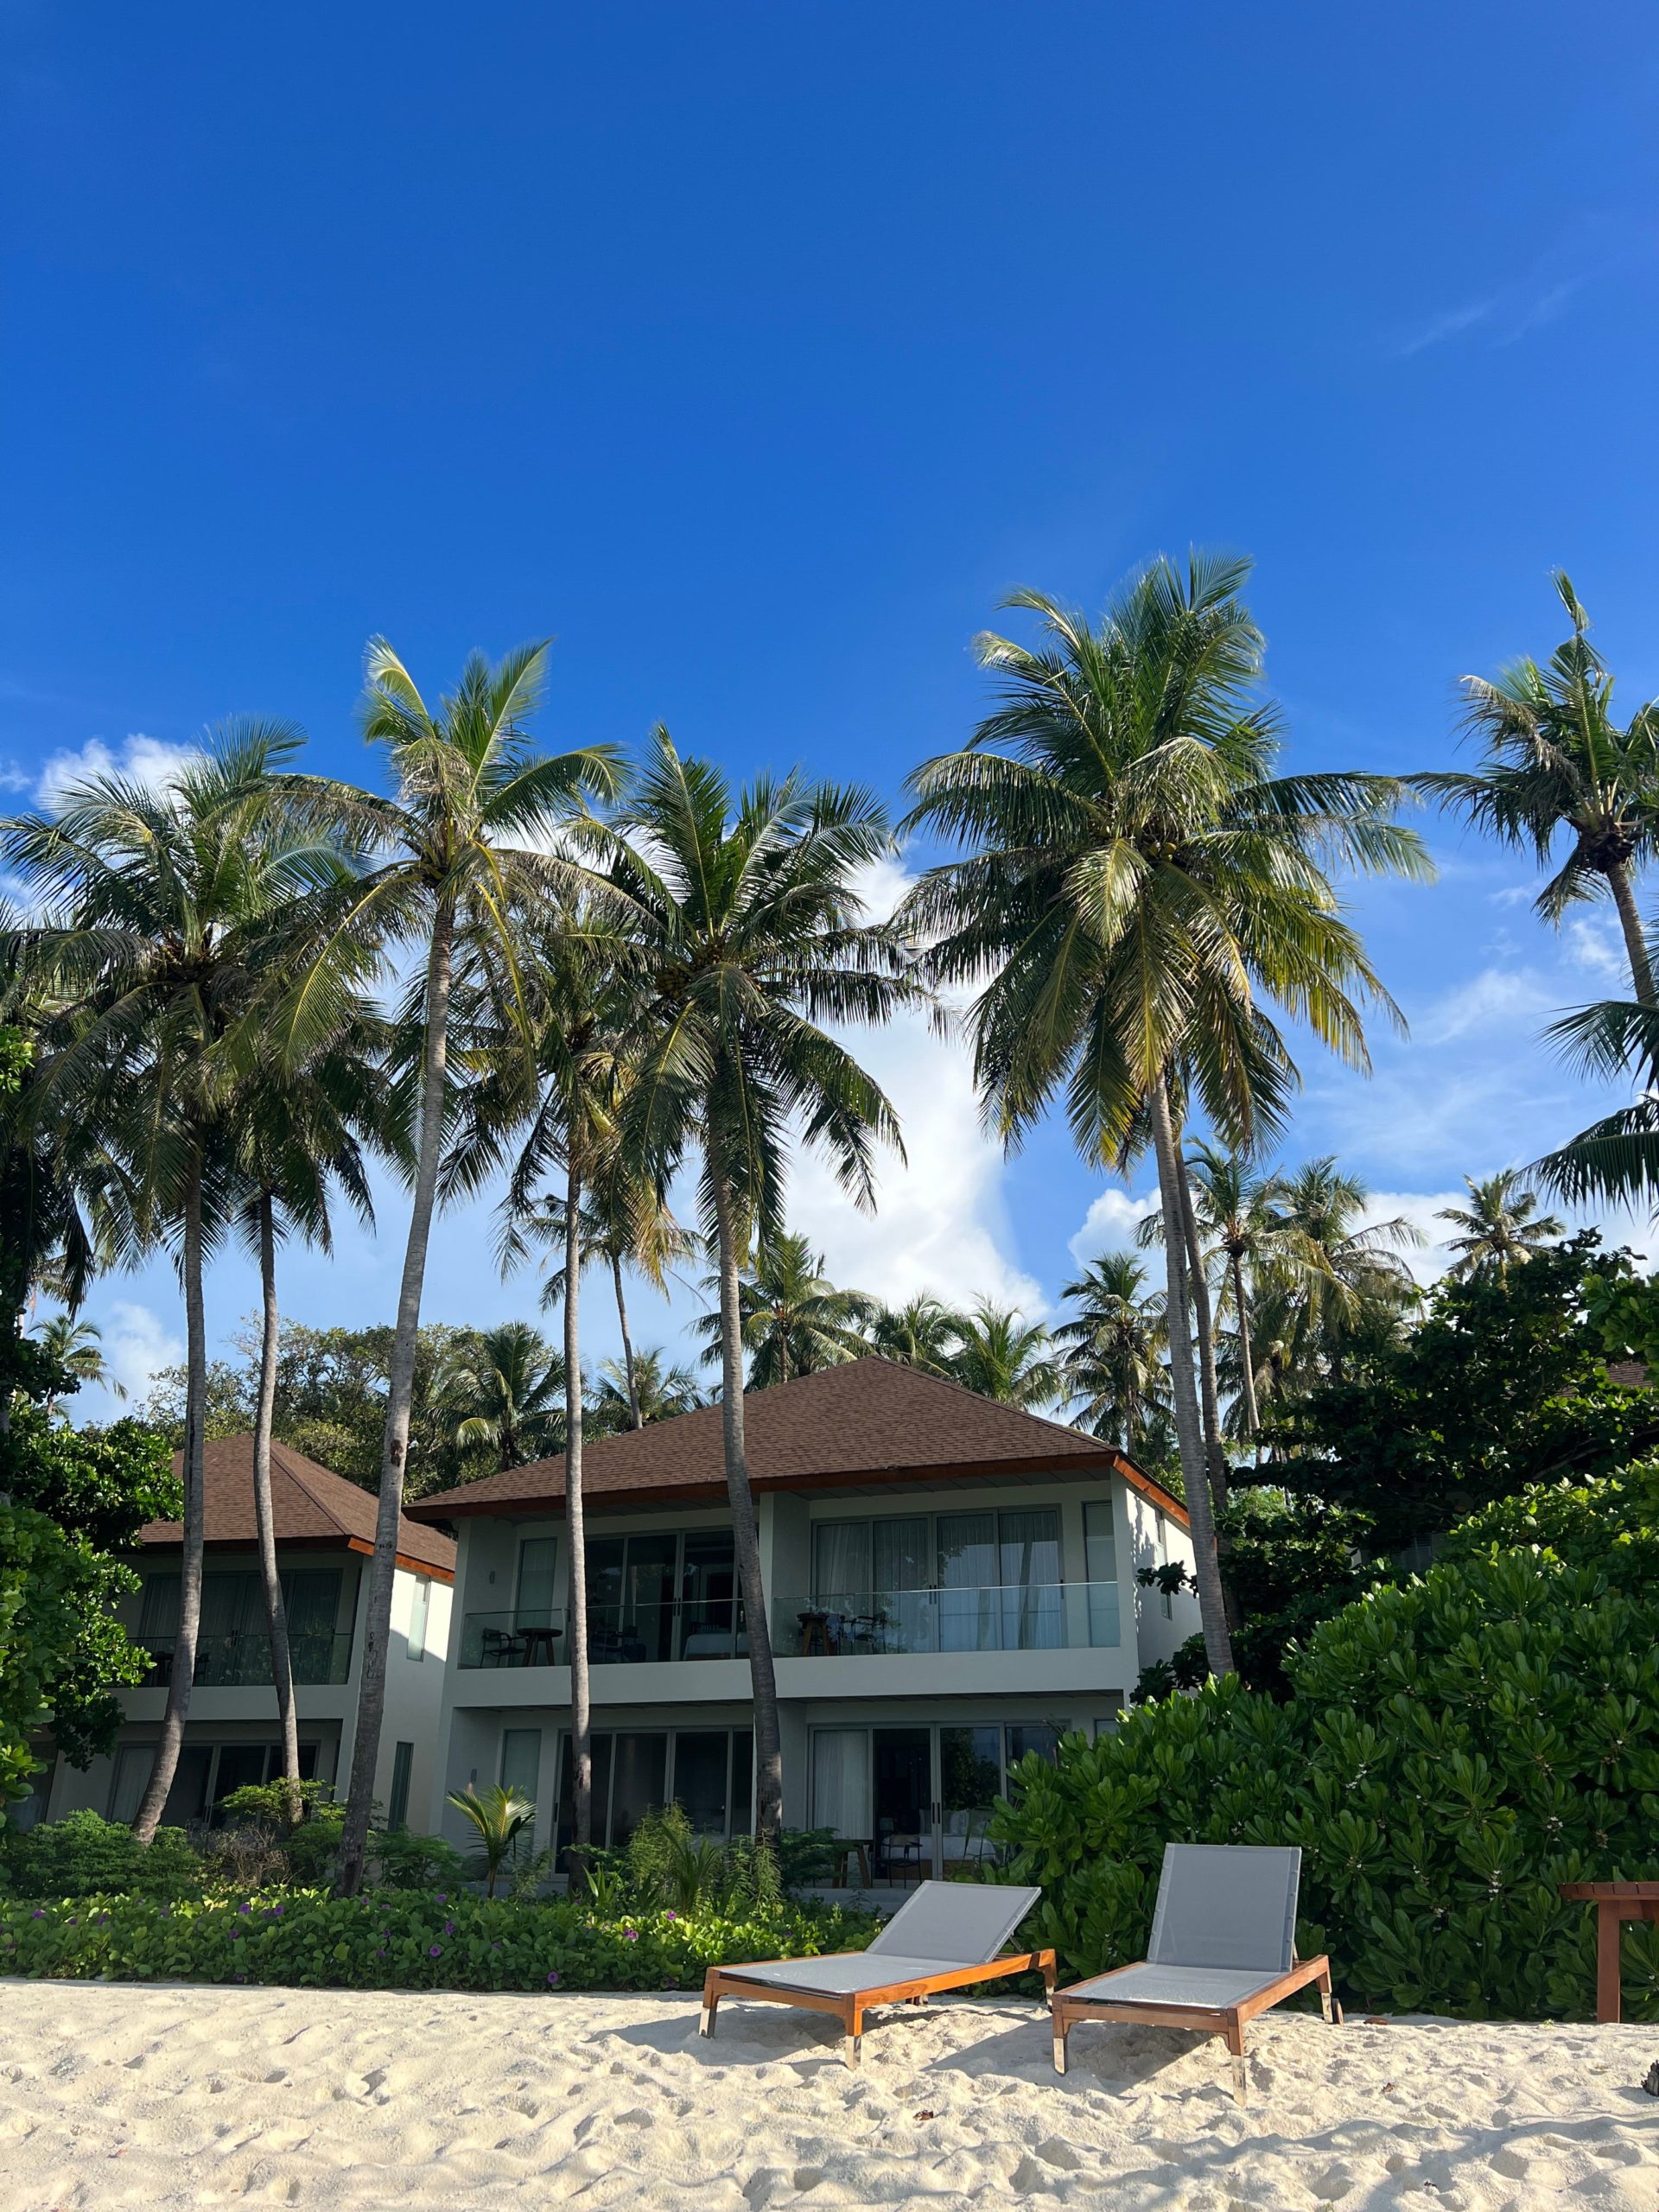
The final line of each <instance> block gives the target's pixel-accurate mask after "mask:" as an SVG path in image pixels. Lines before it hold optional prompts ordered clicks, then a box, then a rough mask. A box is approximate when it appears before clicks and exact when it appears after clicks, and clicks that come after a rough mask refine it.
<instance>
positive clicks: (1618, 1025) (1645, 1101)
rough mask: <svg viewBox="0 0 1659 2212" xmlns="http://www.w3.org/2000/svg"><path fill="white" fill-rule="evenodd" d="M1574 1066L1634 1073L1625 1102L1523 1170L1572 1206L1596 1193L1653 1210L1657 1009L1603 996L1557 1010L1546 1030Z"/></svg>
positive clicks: (1658, 1156) (1658, 1094) (1657, 1201)
mask: <svg viewBox="0 0 1659 2212" xmlns="http://www.w3.org/2000/svg"><path fill="white" fill-rule="evenodd" d="M1544 1035H1545V1039H1546V1041H1547V1042H1548V1043H1549V1044H1551V1045H1553V1046H1554V1047H1555V1049H1556V1051H1557V1052H1559V1053H1560V1056H1561V1058H1563V1059H1565V1060H1566V1061H1567V1062H1568V1064H1569V1065H1572V1066H1573V1068H1574V1069H1575V1070H1576V1071H1577V1072H1579V1073H1580V1074H1583V1075H1586V1076H1588V1077H1594V1078H1598V1079H1599V1080H1602V1081H1607V1080H1611V1078H1613V1077H1618V1076H1621V1075H1622V1076H1625V1077H1632V1076H1633V1077H1634V1079H1635V1081H1636V1082H1637V1084H1638V1085H1639V1086H1640V1088H1639V1090H1638V1091H1637V1096H1636V1097H1635V1099H1634V1100H1633V1101H1632V1102H1631V1103H1630V1105H1628V1106H1621V1107H1619V1108H1618V1109H1617V1110H1616V1111H1615V1112H1613V1113H1611V1114H1607V1115H1604V1116H1602V1118H1601V1119H1600V1120H1599V1121H1596V1122H1592V1123H1591V1125H1590V1127H1589V1128H1587V1129H1581V1130H1580V1132H1579V1134H1578V1135H1577V1136H1575V1137H1573V1138H1570V1139H1569V1140H1568V1141H1567V1143H1566V1144H1564V1145H1562V1146H1561V1147H1560V1149H1559V1150H1557V1151H1554V1152H1551V1153H1548V1154H1545V1156H1544V1158H1543V1159H1541V1160H1535V1161H1534V1163H1533V1165H1532V1166H1530V1167H1529V1168H1528V1169H1527V1170H1526V1173H1528V1174H1529V1175H1536V1176H1537V1178H1538V1179H1539V1181H1540V1182H1541V1184H1542V1185H1544V1187H1545V1189H1546V1190H1548V1191H1553V1192H1554V1193H1555V1195H1556V1196H1557V1197H1558V1198H1564V1199H1566V1200H1567V1204H1568V1205H1575V1206H1582V1205H1589V1204H1590V1203H1592V1201H1593V1200H1596V1199H1602V1200H1605V1202H1607V1203H1608V1204H1610V1205H1619V1206H1635V1205H1648V1206H1650V1207H1652V1208H1653V1209H1654V1210H1655V1211H1656V1212H1659V1008H1656V1007H1652V1006H1649V1005H1645V1004H1643V1002H1642V1001H1632V1000H1630V999H1602V1000H1598V1001H1596V1002H1595V1003H1594V1004H1592V1005H1590V1006H1583V1007H1575V1008H1574V1009H1573V1012H1572V1013H1571V1014H1563V1015H1562V1017H1561V1019H1560V1020H1559V1021H1556V1022H1554V1023H1552V1024H1551V1026H1550V1027H1549V1028H1548V1029H1547V1030H1546V1031H1545V1032H1544Z"/></svg>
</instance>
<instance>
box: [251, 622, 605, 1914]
mask: <svg viewBox="0 0 1659 2212" xmlns="http://www.w3.org/2000/svg"><path fill="white" fill-rule="evenodd" d="M547 655H548V648H547V646H546V645H545V644H541V645H524V646H520V647H519V648H518V649H517V650H516V651H515V652H511V653H509V654H507V655H506V656H505V658H504V659H502V660H500V661H499V662H497V663H496V664H493V665H492V664H491V663H490V662H489V661H488V660H487V659H486V658H485V657H484V655H483V654H481V653H474V654H473V655H472V656H471V657H470V658H468V660H467V664H466V665H465V666H464V668H463V669H462V671H461V681H460V683H458V684H457V686H456V688H455V690H454V691H453V692H452V693H448V694H447V695H445V696H443V697H442V698H441V699H440V700H439V702H438V703H437V704H436V706H435V707H429V705H428V704H427V702H426V701H425V700H424V699H423V697H422V696H421V693H420V692H419V690H417V689H416V685H415V683H414V680H413V678H412V677H410V673H409V671H408V670H407V669H406V668H405V667H404V664H403V662H402V661H401V660H399V658H397V654H396V653H395V652H393V651H392V649H391V646H390V645H388V644H387V643H386V642H385V639H379V638H377V639H373V640H372V642H371V644H370V645H369V649H368V655H367V688H366V690H365V697H364V702H363V708H362V716H361V719H362V726H363V732H364V735H365V738H367V740H368V741H369V742H370V743H371V744H374V745H378V746H382V747H385V753H386V757H387V760H388V763H389V765H390V766H391V772H392V775H393V778H394V779H395V781H396V785H397V790H396V792H395V794H394V795H393V796H391V797H390V798H384V797H381V796H379V795H378V794H372V793H370V792H367V791H354V790H348V789H347V788H346V787H345V786H343V785H339V784H334V783H330V782H326V781H324V780H323V779H309V780H310V782H311V785H312V790H313V792H314V795H315V802H316V804H318V806H319V807H320V808H321V809H323V810H327V811H328V812H329V813H330V814H331V816H334V817H339V818H341V819H343V820H345V821H346V822H348V823H350V824H351V827H352V829H353V834H354V835H355V836H356V837H357V838H358V840H359V842H361V844H362V845H363V846H364V847H365V849H368V850H369V851H370V852H371V853H372V855H374V858H375V865H373V866H372V867H371V868H369V870H368V871H367V872H366V874H365V877H364V880H363V884H362V887H361V891H360V893H359V900H358V902H357V905H356V906H355V907H354V909H353V912H352V914H351V915H350V917H349V918H348V919H347V920H346V922H343V923H342V925H341V926H342V928H350V929H352V930H354V931H358V932H359V933H360V932H362V931H365V930H372V931H374V932H376V933H378V936H379V937H380V938H382V939H384V940H385V941H386V942H389V943H392V944H404V945H406V946H411V947H413V946H418V947H419V948H420V950H421V951H422V953H423V966H424V975H423V980H422V982H421V984H420V986H419V989H418V995H417V996H416V1000H415V1002H414V1003H413V1004H412V1005H411V1007H410V1030H411V1033H412V1038H413V1043H414V1046H415V1055H414V1056H415V1058H416V1064H417V1065H418V1068H419V1076H418V1100H419V1103H418V1108H417V1109H416V1116H415V1141H414V1147H413V1150H414V1162H413V1173H412V1178H411V1180H412V1185H413V1187H412V1191H411V1194H410V1216H409V1236H408V1240H407V1243H406V1244H405V1246H404V1267H403V1275H402V1280H401V1282H400V1284H399V1287H398V1294H397V1325H396V1328H395V1331H394V1333H393V1338H392V1351H391V1371H390V1376H389V1379H388V1386H387V1395H386V1423H385V1443H384V1446H383V1449H382V1453H381V1466H380V1494H379V1502H378V1508H377V1511H376V1518H375V1539H374V1559H373V1562H372V1567H371V1568H370V1575H369V1595H368V1603H367V1606H366V1609H365V1618H364V1643H363V1658H362V1666H361V1673H360V1683H361V1687H360V1688H359V1694H358V1703H357V1724H356V1728H355V1731H354V1734H353V1745H352V1765H351V1791H350V1796H349V1798H348V1800H347V1804H346V1821H345V1824H344V1828H343V1831H342V1834H341V1840H340V1859H339V1871H338V1873H337V1876H336V1881H337V1884H338V1886H339V1888H340V1891H341V1893H342V1894H343V1895H346V1896H351V1895H353V1894H354V1893H355V1892H356V1891H357V1890H358V1889H359V1887H360V1886H361V1885H362V1880H363V1873H364V1868H365V1862H366V1858H367V1851H368V1833H369V1816H370V1813H371V1809H372V1803H373V1796H374V1781H375V1767H376V1764H377V1763H378V1756H379V1747H380V1731H381V1721H382V1718H383V1715H384V1713H385V1685H386V1655H387V1649H388V1647H389V1643H390V1637H391V1595H392V1581H393V1576H394V1574H395V1572H396V1567H397V1543H398V1523H399V1518H400V1516H401V1514H402V1511H403V1502H404V1467H405V1463H406V1461H407V1459H408V1454H409V1429H410V1403H411V1399H412V1395H413V1389H414V1379H415V1360H416V1349H417V1340H418V1336H419V1330H420V1319H421V1297H422V1292H423V1287H424V1283H425V1277H426V1255H427V1246H428V1243H429V1240H430V1236H431V1230H432V1218H433V1214H434V1211H435V1206H436V1203H437V1196H438V1177H439V1169H440V1166H441V1164H442V1147H443V1136H444V1124H445V1118H446V1114H447V1112H448V1108H449V1105H450V1103H451V1098H450V1071H449V1037H450V1005H451V999H452V995H453V994H454V986H455V982H456V978H457V976H458V975H459V976H460V977H461V981H462V983H463V986H465V985H466V984H467V982H469V981H472V980H474V979H478V978H481V977H482V976H486V975H488V976H492V977H493V979H495V982H496V983H497V984H498V986H499V997H500V999H501V1001H502V1002H503V1003H505V1004H506V1005H507V1006H508V1007H514V1006H515V1005H518V1004H519V1003H521V1002H522V992H521V989H520V982H521V979H520V976H519V972H518V943H517V938H518V930H517V925H518V919H519V918H520V917H521V916H522V914H523V913H524V912H526V911H528V910H540V909H543V908H544V907H545V906H546V905H547V904H548V903H549V902H550V900H552V901H559V900H564V899H569V897H570V896H571V895H572V893H573V890H574V889H575V887H577V886H578V884H579V881H580V874H579V871H577V870H575V868H573V867H572V865H571V863H570V862H569V861H568V860H566V859H564V858H563V857H562V856H561V855H558V854H557V853H556V852H554V851H553V850H551V849H550V847H551V843H552V839H553V834H554V832H555V830H556V826H557V824H558V823H559V822H560V821H561V819H562V818H563V817H566V816H567V815H568V814H569V812H570V811H571V810H572V809H573V808H574V807H575V805H576V804H578V802H579V801H580V799H581V798H582V796H583V794H585V793H588V792H598V793H604V794H608V793H609V792H610V791H612V790H613V788H614V785H615V764H614V757H613V754H612V753H610V752H609V751H608V750H607V748H604V747H587V748H584V749H582V750H579V751H575V752H570V753H560V754H556V755H545V754H537V753H533V752H532V751H531V749H530V747H529V746H528V744H527V742H526V740H525V736H524V725H525V723H526V721H527V720H528V718H529V716H530V715H531V713H532V712H533V710H534V709H535V708H536V707H537V704H538V703H539V702H540V699H541V696H542V693H543V684H544V682H545V677H546V670H547ZM323 972H324V971H323V970H322V969H321V966H319V967H318V968H317V969H315V970H313V972H312V973H311V974H309V975H307V976H302V977H301V978H300V979H299V980H298V982H296V988H295V989H294V991H293V993H292V994H291V995H290V998H289V1001H288V1003H287V1005H286V1006H285V1007H284V1008H283V1015H282V1019H281V1021H280V1023H279V1024H278V1029H277V1034H278V1041H279V1043H280V1044H281V1046H282V1048H283V1051H284V1052H286V1053H288V1054H289V1056H290V1057H293V1056H295V1055H296V1053H297V1052H301V1051H302V1050H303V1048H304V1046H305V1044H306V1042H307V1041H308V1039H309V1037H310V1036H311V1035H312V1034H313V1033H315V1028H316V1027H317V1026H318V1025H319V1024H324V1025H326V1023H327V1020H328V1019H329V1018H330V1014H331V1007H330V1005H329V1002H328V995H327V992H326V990H325V989H324V988H322V986H321V982H319V980H318V978H319V977H320V976H321V975H322V973H323ZM529 1028H530V1024H529V1021H528V1019H526V1021H525V1031H526V1051H527V1052H528V1050H529V1046H530V1041H531V1040H530V1038H529Z"/></svg>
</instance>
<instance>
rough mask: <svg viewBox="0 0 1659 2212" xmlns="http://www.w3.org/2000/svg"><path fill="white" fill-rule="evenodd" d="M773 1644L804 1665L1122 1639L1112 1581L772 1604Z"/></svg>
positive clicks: (1106, 1644) (1071, 1646)
mask: <svg viewBox="0 0 1659 2212" xmlns="http://www.w3.org/2000/svg"><path fill="white" fill-rule="evenodd" d="M1119 1640H1120V1637H1119V1624H1118V1590H1117V1585H1116V1582H1045V1583H1005V1584H1001V1585H990V1586H982V1587H978V1588H969V1589H963V1590H855V1591H846V1590H842V1591H833V1592H829V1593H828V1594H825V1595H822V1596H818V1597H813V1598H778V1599H774V1600H773V1606H772V1648H773V1649H774V1650H775V1651H776V1652H777V1653H778V1654H779V1656H780V1657H792V1656H798V1657H800V1658H803V1659H810V1658H824V1659H841V1658H879V1657H889V1656H893V1655H894V1654H900V1655H902V1654H904V1653H906V1652H918V1653H919V1652H927V1653H936V1652H944V1653H947V1654H948V1653H950V1652H956V1651H1089V1650H1109V1649H1112V1648H1113V1647H1115V1646H1116V1644H1117V1643H1118V1642H1119Z"/></svg>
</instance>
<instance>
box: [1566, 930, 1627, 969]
mask: <svg viewBox="0 0 1659 2212" xmlns="http://www.w3.org/2000/svg"><path fill="white" fill-rule="evenodd" d="M1563 935H1564V938H1565V943H1566V947H1567V958H1568V960H1570V961H1571V962H1572V963H1573V966H1574V967H1575V968H1585V969H1588V970H1589V972H1590V973H1591V974H1592V976H1603V977H1605V978H1607V979H1609V980H1610V981H1618V980H1622V981H1624V982H1626V983H1628V982H1629V980H1630V967H1629V964H1628V962H1627V958H1626V956H1625V951H1624V938H1622V937H1621V936H1620V934H1619V932H1618V929H1617V928H1616V927H1615V925H1613V924H1612V923H1611V922H1610V921H1608V920H1606V919H1605V917H1603V916H1601V915H1591V914H1580V915H1577V916H1575V917H1574V918H1573V920H1572V921H1570V922H1569V923H1568V924H1567V928H1566V931H1564V932H1563Z"/></svg>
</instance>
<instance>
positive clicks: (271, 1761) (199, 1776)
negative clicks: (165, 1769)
mask: <svg viewBox="0 0 1659 2212" xmlns="http://www.w3.org/2000/svg"><path fill="white" fill-rule="evenodd" d="M317 1751H318V1747H317V1745H315V1743H311V1744H302V1745H300V1778H301V1780H302V1781H304V1782H309V1781H311V1780H313V1779H314V1778H315V1775H316V1771H317ZM155 1764H156V1746H155V1745H154V1744H124V1745H122V1746H121V1748H120V1750H119V1751H118V1752H117V1753H116V1756H115V1768H114V1772H113V1774H112V1775H111V1781H110V1815H109V1816H110V1818H111V1820H112V1821H126V1822H128V1823H129V1824H130V1822H131V1821H133V1820H134V1819H136V1818H137V1812H138V1808H139V1805H140V1803H141V1802H143V1795H144V1790H145V1788H146V1786H147V1784H148V1783H149V1774H150V1769H151V1768H152V1767H153V1766H154V1765H155ZM282 1770H283V1750H282V1745H280V1744H274V1743H265V1744H186V1745H184V1746H183V1747H182V1749H181V1751H180V1752H179V1763H178V1764H177V1766H176V1767H175V1769H174V1770H173V1787H172V1789H169V1790H168V1796H167V1802H166V1804H165V1805H164V1806H163V1807H162V1826H163V1827H194V1826H195V1825H196V1824H198V1823H199V1822H200V1821H208V1820H213V1819H215V1818H217V1817H218V1814H219V1807H220V1806H221V1805H222V1804H223V1803H224V1801H225V1799H226V1797H227V1796H229V1795H230V1793H231V1791H232V1789H241V1788H242V1787H243V1786H244V1785H245V1783H251V1782H269V1781H270V1780H271V1779H272V1778H273V1777H276V1776H277V1775H280V1774H281V1772H282Z"/></svg>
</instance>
